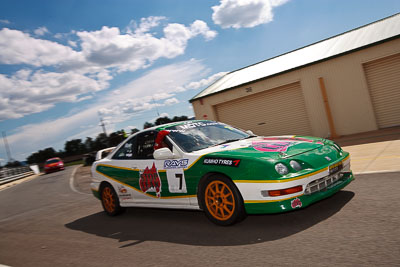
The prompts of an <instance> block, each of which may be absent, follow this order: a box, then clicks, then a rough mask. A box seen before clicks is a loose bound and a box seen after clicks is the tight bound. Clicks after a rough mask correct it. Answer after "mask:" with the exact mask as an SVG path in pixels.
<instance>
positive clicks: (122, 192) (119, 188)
mask: <svg viewBox="0 0 400 267" xmlns="http://www.w3.org/2000/svg"><path fill="white" fill-rule="evenodd" d="M118 191H119V192H120V193H121V194H125V193H126V192H128V190H126V188H125V187H124V186H118Z"/></svg>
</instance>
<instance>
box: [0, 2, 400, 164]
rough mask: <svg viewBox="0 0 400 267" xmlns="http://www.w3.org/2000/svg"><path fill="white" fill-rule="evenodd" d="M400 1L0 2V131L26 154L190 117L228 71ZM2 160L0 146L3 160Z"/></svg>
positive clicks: (381, 13) (379, 14)
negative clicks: (198, 99)
mask: <svg viewBox="0 0 400 267" xmlns="http://www.w3.org/2000/svg"><path fill="white" fill-rule="evenodd" d="M399 11H400V1H398V0H381V1H376V0H140V1H139V0H115V1H110V0H101V1H100V0H99V1H95V0H68V1H54V0H47V1H44V0H35V1H32V0H24V1H22V0H2V1H0V130H1V131H2V133H6V135H7V138H8V143H9V145H10V148H11V153H12V157H13V158H14V159H18V160H25V158H26V157H28V156H29V155H30V154H32V153H33V152H36V151H38V150H39V149H44V148H47V147H53V148H55V149H56V150H59V149H63V145H64V143H65V141H67V140H71V139H75V138H81V139H83V140H84V139H85V138H86V137H88V136H90V137H95V136H97V134H99V133H100V132H101V131H102V129H101V127H100V126H99V118H100V117H101V118H103V120H104V121H105V123H106V129H107V131H108V133H111V132H113V131H116V130H120V129H125V130H126V131H130V130H129V129H130V128H133V127H136V128H139V129H142V127H143V124H144V122H146V121H152V120H154V119H156V118H157V116H158V115H161V116H163V115H168V116H170V117H172V116H177V115H178V116H180V115H187V116H193V109H192V107H191V105H190V104H189V102H188V100H189V99H190V98H192V97H193V96H194V95H196V94H197V93H198V92H200V91H201V90H203V89H205V88H206V87H207V86H208V85H209V84H210V83H212V82H213V81H215V80H216V79H218V78H219V77H221V76H222V75H224V73H226V72H230V71H233V70H235V69H239V68H242V67H245V66H248V65H251V64H254V63H256V62H259V61H262V60H265V59H268V58H271V57H274V56H277V55H279V54H282V53H286V52H289V51H291V50H294V49H297V48H300V47H303V46H305V45H309V44H311V43H314V42H317V41H319V40H322V39H324V38H328V37H331V36H333V35H336V34H340V33H342V32H345V31H347V30H350V29H353V28H355V27H359V26H362V25H365V24H367V23H370V22H373V21H375V20H378V19H382V18H384V17H387V16H390V15H393V14H395V13H397V12H399ZM6 161H7V155H6V151H5V147H4V143H3V141H0V163H2V164H4V163H5V162H6Z"/></svg>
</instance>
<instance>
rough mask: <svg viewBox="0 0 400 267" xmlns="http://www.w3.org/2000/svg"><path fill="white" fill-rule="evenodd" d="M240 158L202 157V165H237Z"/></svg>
mask: <svg viewBox="0 0 400 267" xmlns="http://www.w3.org/2000/svg"><path fill="white" fill-rule="evenodd" d="M240 161H241V160H240V159H227V158H204V160H203V164H204V165H217V166H229V167H239V164H240Z"/></svg>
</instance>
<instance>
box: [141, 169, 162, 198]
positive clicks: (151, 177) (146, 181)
mask: <svg viewBox="0 0 400 267" xmlns="http://www.w3.org/2000/svg"><path fill="white" fill-rule="evenodd" d="M139 185H140V190H142V191H143V192H144V193H149V192H155V193H156V196H157V197H160V196H161V179H160V176H159V175H158V172H157V168H156V165H155V164H154V162H153V166H152V167H151V169H149V167H146V169H144V171H143V172H141V173H140V178H139Z"/></svg>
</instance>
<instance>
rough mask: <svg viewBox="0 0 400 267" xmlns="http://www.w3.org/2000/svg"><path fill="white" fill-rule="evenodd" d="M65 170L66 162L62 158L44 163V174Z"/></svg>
mask: <svg viewBox="0 0 400 267" xmlns="http://www.w3.org/2000/svg"><path fill="white" fill-rule="evenodd" d="M61 170H64V162H63V161H62V160H61V159H60V158H51V159H48V160H46V162H45V163H44V173H46V174H47V173H50V172H54V171H61Z"/></svg>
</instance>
